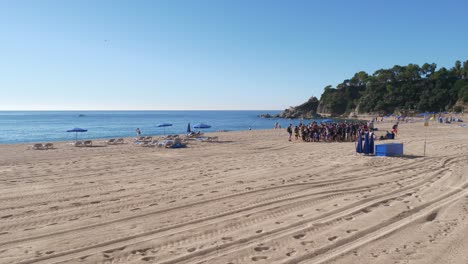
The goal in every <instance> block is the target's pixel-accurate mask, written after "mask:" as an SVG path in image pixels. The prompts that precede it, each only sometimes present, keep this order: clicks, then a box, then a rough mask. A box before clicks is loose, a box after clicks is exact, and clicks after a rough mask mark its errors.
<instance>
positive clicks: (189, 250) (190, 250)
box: [187, 247, 197, 252]
mask: <svg viewBox="0 0 468 264" xmlns="http://www.w3.org/2000/svg"><path fill="white" fill-rule="evenodd" d="M195 250H197V249H196V248H194V247H192V248H189V249H187V252H194V251H195Z"/></svg>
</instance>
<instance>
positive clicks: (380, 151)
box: [375, 143, 403, 157]
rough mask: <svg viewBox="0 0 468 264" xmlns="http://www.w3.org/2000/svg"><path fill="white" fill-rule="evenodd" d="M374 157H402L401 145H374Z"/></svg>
mask: <svg viewBox="0 0 468 264" xmlns="http://www.w3.org/2000/svg"><path fill="white" fill-rule="evenodd" d="M375 155H376V156H386V157H395V156H403V143H388V144H379V145H375Z"/></svg>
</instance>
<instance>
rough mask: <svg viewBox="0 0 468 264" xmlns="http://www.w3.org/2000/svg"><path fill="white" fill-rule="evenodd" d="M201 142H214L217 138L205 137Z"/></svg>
mask: <svg viewBox="0 0 468 264" xmlns="http://www.w3.org/2000/svg"><path fill="white" fill-rule="evenodd" d="M202 141H203V142H215V141H218V137H206V138H204V139H202Z"/></svg>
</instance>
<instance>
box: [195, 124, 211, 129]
mask: <svg viewBox="0 0 468 264" xmlns="http://www.w3.org/2000/svg"><path fill="white" fill-rule="evenodd" d="M193 127H194V128H198V129H203V128H210V127H211V126H210V125H207V124H203V123H200V124H196V125H194V126H193Z"/></svg>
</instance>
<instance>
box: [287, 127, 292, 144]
mask: <svg viewBox="0 0 468 264" xmlns="http://www.w3.org/2000/svg"><path fill="white" fill-rule="evenodd" d="M286 131H288V133H289V141H291V138H292V132H293V129H292V124H289V126H288V128H287V129H286Z"/></svg>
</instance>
